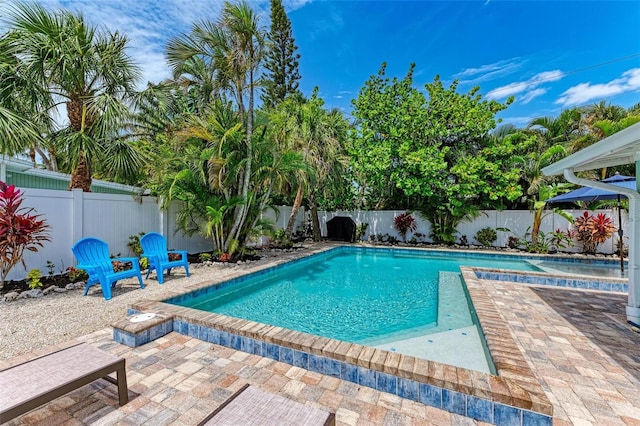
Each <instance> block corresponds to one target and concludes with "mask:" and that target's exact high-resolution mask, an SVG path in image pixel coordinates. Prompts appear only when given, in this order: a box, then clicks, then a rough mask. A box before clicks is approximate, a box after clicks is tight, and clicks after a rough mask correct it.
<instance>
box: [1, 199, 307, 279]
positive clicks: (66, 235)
mask: <svg viewBox="0 0 640 426" xmlns="http://www.w3.org/2000/svg"><path fill="white" fill-rule="evenodd" d="M20 191H22V194H23V197H24V201H23V203H22V206H23V207H26V208H33V209H35V213H36V214H39V215H41V216H42V218H43V219H45V220H46V221H47V223H48V224H49V225H50V230H49V236H50V238H51V241H50V242H45V243H44V247H42V248H39V249H38V251H37V252H26V253H25V255H24V261H25V264H26V270H25V269H24V268H23V267H22V265H20V264H18V265H16V266H15V267H14V268H13V269H12V270H11V272H9V276H8V277H7V279H8V280H20V279H23V278H24V277H25V276H26V274H27V271H29V270H31V269H40V272H42V274H43V275H47V274H48V273H49V269H48V268H47V262H51V263H53V264H54V265H55V267H54V270H53V272H54V274H60V273H62V272H64V270H65V269H66V268H67V267H69V266H74V265H75V264H76V260H75V258H74V256H73V253H72V252H71V246H73V244H74V243H75V242H76V241H78V240H79V239H81V238H84V237H97V238H100V239H102V240H104V241H106V242H107V244H109V250H110V252H111V254H112V255H119V256H120V257H129V256H132V255H133V254H132V253H131V251H130V250H129V247H127V243H128V242H129V237H130V236H132V235H137V234H139V233H140V232H145V233H148V232H159V233H161V234H163V235H164V236H165V237H166V238H167V245H168V247H169V248H171V249H174V250H187V252H189V253H199V252H203V251H211V250H213V243H212V241H211V240H209V239H205V238H203V237H201V236H199V235H197V234H196V235H193V236H191V237H189V236H186V235H184V234H182V232H180V231H178V232H176V225H175V223H176V221H175V218H176V215H177V213H178V212H179V209H180V204H179V203H172V204H171V205H170V207H169V209H168V211H163V210H161V209H160V202H159V200H158V199H157V198H156V197H148V196H142V197H141V196H132V195H115V194H101V193H92V192H82V191H81V190H79V189H76V190H73V191H58V190H48V189H33V188H20ZM290 212H291V207H286V206H283V207H280V208H279V214H276V213H275V212H268V213H267V214H266V215H265V216H266V217H268V218H270V219H271V220H272V221H274V223H276V229H278V228H284V227H285V226H286V223H287V220H288V219H289V214H290ZM303 217H304V209H301V212H300V213H299V215H298V218H299V221H301V220H302V218H303ZM260 242H261V243H266V242H267V239H262V240H261V241H260Z"/></svg>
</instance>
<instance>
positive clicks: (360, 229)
mask: <svg viewBox="0 0 640 426" xmlns="http://www.w3.org/2000/svg"><path fill="white" fill-rule="evenodd" d="M368 228H369V224H368V223H360V224H358V225H356V241H360V240H362V239H363V237H364V234H366V233H367V229H368Z"/></svg>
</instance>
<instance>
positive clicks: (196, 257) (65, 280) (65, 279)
mask: <svg viewBox="0 0 640 426" xmlns="http://www.w3.org/2000/svg"><path fill="white" fill-rule="evenodd" d="M209 254H210V255H211V261H212V262H218V260H217V259H216V258H215V256H214V255H213V253H212V252H210V253H209ZM187 256H188V259H189V263H190V264H194V263H202V260H201V259H202V258H201V256H200V253H196V254H188V255H187ZM260 258H262V256H260V250H258V251H257V252H256V254H247V255H244V256H242V257H241V258H235V259H234V258H232V259H230V260H229V261H228V262H227V263H236V262H238V261H243V262H244V261H255V260H259V259H260ZM73 281H74V280H71V279H70V277H69V274H67V273H64V274H57V275H43V276H42V277H40V282H41V283H42V286H41V287H40V288H41V289H43V290H44V289H45V288H48V287H50V286H52V285H54V286H57V287H66V285H67V284H69V283H70V282H73ZM75 281H80V280H78V279H77V280H75ZM26 290H29V283H28V282H27V280H26V279H24V280H17V281H6V282H5V283H4V287H2V288H0V296H2V295H4V294H7V293H11V292H13V291H17V292H18V293H19V292H22V291H26Z"/></svg>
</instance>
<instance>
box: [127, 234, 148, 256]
mask: <svg viewBox="0 0 640 426" xmlns="http://www.w3.org/2000/svg"><path fill="white" fill-rule="evenodd" d="M143 235H144V232H140V233H138V234H137V235H129V242H128V243H127V247H129V250H131V253H133V255H134V256H138V257H140V255H141V254H142V246H141V245H140V238H141V237H142V236H143Z"/></svg>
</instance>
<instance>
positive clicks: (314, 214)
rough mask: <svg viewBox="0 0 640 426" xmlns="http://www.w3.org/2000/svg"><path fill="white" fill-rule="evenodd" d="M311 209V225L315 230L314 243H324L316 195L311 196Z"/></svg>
mask: <svg viewBox="0 0 640 426" xmlns="http://www.w3.org/2000/svg"><path fill="white" fill-rule="evenodd" d="M309 208H310V209H311V224H312V228H313V241H316V242H318V241H322V232H321V231H320V219H318V206H317V204H316V195H315V193H313V192H312V193H311V194H309Z"/></svg>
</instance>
